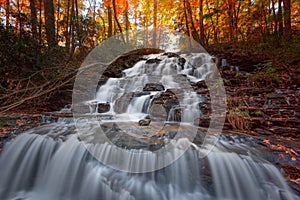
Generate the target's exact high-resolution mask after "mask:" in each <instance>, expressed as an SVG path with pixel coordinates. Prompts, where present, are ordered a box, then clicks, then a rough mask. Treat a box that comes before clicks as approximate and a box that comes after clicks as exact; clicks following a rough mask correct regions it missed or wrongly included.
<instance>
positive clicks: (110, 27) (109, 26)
mask: <svg viewBox="0 0 300 200" xmlns="http://www.w3.org/2000/svg"><path fill="white" fill-rule="evenodd" d="M106 8H107V18H108V37H111V36H112V33H113V28H112V26H113V24H112V10H111V6H110V3H109V4H108V5H107V7H106Z"/></svg>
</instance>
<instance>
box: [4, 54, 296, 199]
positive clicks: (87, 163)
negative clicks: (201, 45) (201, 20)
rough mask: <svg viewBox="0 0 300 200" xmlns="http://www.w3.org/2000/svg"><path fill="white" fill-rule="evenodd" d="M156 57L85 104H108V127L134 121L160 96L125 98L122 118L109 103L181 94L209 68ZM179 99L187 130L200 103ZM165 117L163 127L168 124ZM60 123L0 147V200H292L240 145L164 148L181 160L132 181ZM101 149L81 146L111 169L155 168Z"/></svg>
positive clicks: (178, 143) (278, 179)
mask: <svg viewBox="0 0 300 200" xmlns="http://www.w3.org/2000/svg"><path fill="white" fill-rule="evenodd" d="M156 57H158V58H161V60H162V61H161V62H160V63H159V64H158V65H157V64H146V61H140V62H138V63H137V64H136V65H135V66H134V67H133V68H130V69H127V70H125V71H124V72H125V74H126V75H125V76H124V77H122V78H112V79H109V80H108V81H107V82H106V83H105V84H104V85H103V86H102V87H100V88H99V90H98V92H97V94H96V95H95V99H92V100H91V101H90V102H86V103H87V104H91V103H92V102H95V101H96V102H99V103H106V102H109V103H110V105H111V109H110V111H108V113H110V114H113V115H114V117H115V118H114V120H115V121H118V120H119V121H138V120H139V119H141V118H144V117H145V116H146V115H148V114H149V110H150V109H149V107H151V97H152V98H153V96H154V95H159V94H160V93H161V92H162V91H158V92H151V93H150V94H143V95H140V96H139V95H138V96H135V97H133V96H131V98H130V99H128V102H125V100H124V102H121V103H128V107H127V108H126V109H124V112H123V113H118V114H116V113H115V112H114V110H115V106H116V102H117V100H118V99H119V98H120V97H121V96H123V95H124V94H126V93H130V92H140V91H142V90H143V88H144V86H145V85H146V83H161V84H163V86H164V88H165V90H166V89H186V88H185V87H186V86H185V85H184V84H185V83H186V81H187V79H189V80H190V81H192V82H197V81H198V80H201V79H204V77H205V76H206V75H207V73H208V72H209V71H210V70H211V67H212V66H211V65H210V64H211V60H210V59H211V57H210V56H209V55H207V54H194V55H186V56H184V57H185V58H186V59H187V60H188V61H189V62H186V63H185V64H184V66H180V64H179V62H178V59H177V58H166V57H165V56H161V55H151V56H149V58H156ZM207 63H210V64H207ZM178 74H179V75H180V74H184V75H185V76H181V75H180V76H179V75H178ZM185 77H187V79H186V78H185ZM183 91H184V92H183V94H178V96H180V95H182V99H181V102H180V109H181V111H182V116H181V121H182V122H192V121H193V119H195V118H196V117H197V116H199V115H200V114H201V113H200V111H199V109H198V103H199V102H200V101H202V99H201V97H200V96H198V95H197V94H196V93H195V92H193V91H185V90H183ZM147 102H149V103H148V104H147ZM145 107H147V108H145ZM174 109H175V107H173V108H171V112H170V115H174ZM91 110H94V108H93V109H91ZM96 110H97V109H96ZM170 115H169V116H167V117H166V120H167V119H173V120H174V119H175V117H174V116H170ZM101 120H102V121H105V119H104V120H103V119H101ZM62 122H63V123H53V124H49V125H46V126H42V127H38V128H35V129H32V130H29V131H27V132H26V133H23V134H22V135H20V136H18V137H17V138H16V139H15V140H13V141H11V142H10V143H7V144H6V146H5V148H4V151H3V152H2V153H1V155H0V170H1V171H0V172H1V173H0V199H1V200H17V199H18V200H119V199H120V200H127V199H129V200H141V199H143V200H148V199H149V200H154V199H155V200H194V199H195V200H200V199H203V200H215V199H217V200H224V199H225V200H244V199H245V200H247V199H249V200H293V199H299V197H297V196H296V195H294V194H293V193H292V192H291V191H290V189H289V187H288V186H287V184H286V182H285V180H284V178H283V176H282V174H281V173H280V172H279V170H278V169H277V168H276V167H274V166H273V165H272V164H270V163H267V162H266V161H264V160H262V159H260V158H259V157H258V156H256V153H255V151H254V150H253V151H252V150H251V148H250V147H247V146H246V145H232V144H229V143H227V142H224V141H222V142H220V143H218V144H217V147H216V148H214V150H213V152H211V153H210V154H208V156H207V157H205V158H204V159H203V158H202V156H201V155H202V154H203V153H204V152H203V151H204V150H202V149H200V148H199V147H197V146H196V145H195V144H192V145H191V146H192V148H189V149H188V151H186V152H185V153H184V146H186V145H189V144H190V142H189V141H188V140H187V139H185V138H182V139H179V140H170V143H171V144H172V145H174V147H175V148H174V151H171V152H168V151H166V152H165V153H166V155H165V156H166V160H168V159H169V158H172V157H176V155H181V154H182V153H184V154H183V156H182V157H180V158H179V159H178V160H177V161H175V162H174V163H172V164H171V165H169V166H167V167H165V168H163V169H160V170H158V171H155V172H148V173H141V174H134V173H126V172H122V171H118V170H115V169H112V168H110V167H108V166H105V165H103V164H101V163H99V161H97V160H96V159H94V158H93V157H92V156H91V155H90V154H89V152H88V151H87V150H86V148H85V146H84V144H83V143H82V142H80V141H79V140H78V139H77V137H78V135H77V134H76V129H75V126H74V124H73V122H72V120H70V121H68V123H66V122H67V121H66V120H63V121H62ZM92 128H93V127H92ZM92 128H91V129H92ZM137 130H138V129H137ZM91 132H92V131H91ZM119 134H125V133H123V132H122V133H119ZM89 136H90V135H87V137H89ZM116 137H118V135H117V136H116ZM53 138H54V139H53ZM101 141H102V140H100V142H99V143H97V144H92V143H88V144H85V145H88V146H89V147H90V148H94V149H95V151H97V152H98V153H99V154H100V155H101V156H102V158H103V160H105V161H106V163H115V162H116V161H118V162H119V163H122V164H123V165H124V166H126V168H129V169H132V171H147V169H148V168H152V166H156V165H158V163H157V162H158V160H159V158H157V154H155V153H153V152H152V151H150V150H147V149H143V150H137V149H132V150H129V151H130V152H132V154H131V155H132V157H124V156H123V154H121V153H120V151H117V150H116V148H115V146H114V145H112V144H109V143H107V142H101ZM130 142H132V141H129V142H128V143H129V144H131V143H130ZM224 146H225V147H226V148H223V147H224ZM141 154H143V155H144V156H143V157H141V156H139V155H141ZM145 155H146V156H145ZM200 158H201V159H200ZM138 169H143V170H138Z"/></svg>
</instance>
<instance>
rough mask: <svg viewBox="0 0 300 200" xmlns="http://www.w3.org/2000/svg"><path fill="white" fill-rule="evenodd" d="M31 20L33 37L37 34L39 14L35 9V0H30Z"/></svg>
mask: <svg viewBox="0 0 300 200" xmlns="http://www.w3.org/2000/svg"><path fill="white" fill-rule="evenodd" d="M30 22H31V32H32V36H33V38H36V35H37V16H36V9H35V0H30Z"/></svg>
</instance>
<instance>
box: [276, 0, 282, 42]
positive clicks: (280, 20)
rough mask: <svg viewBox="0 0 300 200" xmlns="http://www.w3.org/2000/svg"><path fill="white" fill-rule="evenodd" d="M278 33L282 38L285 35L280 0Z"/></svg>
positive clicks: (279, 0)
mask: <svg viewBox="0 0 300 200" xmlns="http://www.w3.org/2000/svg"><path fill="white" fill-rule="evenodd" d="M277 19H278V28H279V30H278V33H279V36H280V37H281V36H282V35H283V21H282V0H278V17H277Z"/></svg>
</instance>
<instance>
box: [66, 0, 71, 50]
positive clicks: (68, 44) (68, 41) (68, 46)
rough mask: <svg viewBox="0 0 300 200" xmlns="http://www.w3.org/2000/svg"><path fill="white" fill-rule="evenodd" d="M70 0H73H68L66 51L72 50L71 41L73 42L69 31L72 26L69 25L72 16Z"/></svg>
mask: <svg viewBox="0 0 300 200" xmlns="http://www.w3.org/2000/svg"><path fill="white" fill-rule="evenodd" d="M70 1H71V0H68V2H67V13H66V15H67V16H66V28H65V29H66V31H65V37H66V51H67V52H69V51H70V43H71V41H70V35H69V32H70V30H69V28H70V26H69V21H70V20H69V18H70Z"/></svg>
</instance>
